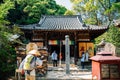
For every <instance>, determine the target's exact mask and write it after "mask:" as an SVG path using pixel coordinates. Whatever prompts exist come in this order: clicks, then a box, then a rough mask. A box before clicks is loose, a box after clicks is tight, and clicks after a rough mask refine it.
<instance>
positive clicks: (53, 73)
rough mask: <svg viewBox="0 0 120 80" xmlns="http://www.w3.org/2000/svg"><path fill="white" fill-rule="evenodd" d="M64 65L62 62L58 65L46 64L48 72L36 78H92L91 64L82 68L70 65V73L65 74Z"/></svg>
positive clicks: (55, 79)
mask: <svg viewBox="0 0 120 80" xmlns="http://www.w3.org/2000/svg"><path fill="white" fill-rule="evenodd" d="M65 68H66V66H65V64H62V65H61V66H58V67H53V66H52V65H51V64H49V65H48V72H47V75H46V76H45V77H37V80H61V79H62V80H92V74H91V66H87V67H86V68H85V69H84V70H82V69H81V67H80V66H76V65H74V64H71V65H70V74H66V69H65Z"/></svg>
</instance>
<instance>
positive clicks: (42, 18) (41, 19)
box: [38, 15, 46, 25]
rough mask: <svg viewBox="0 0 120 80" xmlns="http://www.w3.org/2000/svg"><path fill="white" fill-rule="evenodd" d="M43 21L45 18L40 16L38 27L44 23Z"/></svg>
mask: <svg viewBox="0 0 120 80" xmlns="http://www.w3.org/2000/svg"><path fill="white" fill-rule="evenodd" d="M45 19H46V16H44V15H43V16H41V18H40V21H39V23H38V25H42V24H43V23H44V21H45Z"/></svg>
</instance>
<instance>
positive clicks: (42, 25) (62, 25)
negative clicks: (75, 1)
mask: <svg viewBox="0 0 120 80" xmlns="http://www.w3.org/2000/svg"><path fill="white" fill-rule="evenodd" d="M21 28H23V29H39V30H88V29H90V30H102V29H103V30H104V29H107V27H105V26H104V27H100V26H95V25H84V23H83V21H82V18H81V16H80V15H72V16H66V15H62V16H55V15H54V16H43V17H42V18H41V19H40V21H39V23H38V24H36V25H32V26H31V27H30V26H29V27H28V26H26V25H24V26H22V27H21Z"/></svg>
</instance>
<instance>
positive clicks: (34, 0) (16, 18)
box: [7, 0, 67, 24]
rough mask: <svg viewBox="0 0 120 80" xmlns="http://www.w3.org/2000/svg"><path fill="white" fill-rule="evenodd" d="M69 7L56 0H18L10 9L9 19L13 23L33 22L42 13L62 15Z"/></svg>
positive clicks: (35, 21) (37, 19) (36, 20)
mask: <svg viewBox="0 0 120 80" xmlns="http://www.w3.org/2000/svg"><path fill="white" fill-rule="evenodd" d="M66 10H67V9H66V8H65V7H62V6H59V5H57V4H56V2H55V1H54V0H16V1H15V8H14V9H10V10H9V14H8V16H7V19H8V20H9V21H10V22H11V23H12V24H33V23H37V22H38V21H39V20H40V17H41V15H58V14H59V15H61V14H64V13H65V11H66Z"/></svg>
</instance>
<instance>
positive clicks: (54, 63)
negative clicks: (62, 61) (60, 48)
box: [51, 51, 58, 67]
mask: <svg viewBox="0 0 120 80" xmlns="http://www.w3.org/2000/svg"><path fill="white" fill-rule="evenodd" d="M51 57H52V61H53V66H54V67H57V57H58V55H57V53H56V51H53V53H52V55H51Z"/></svg>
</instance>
